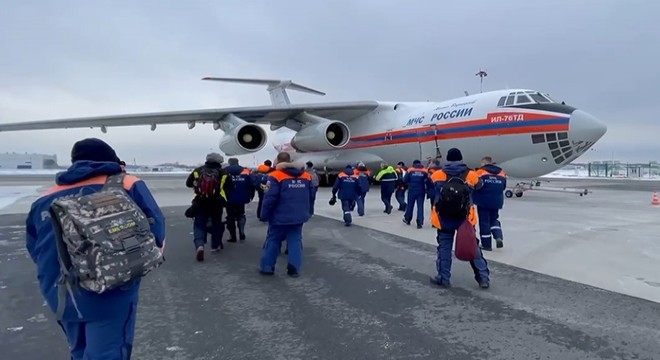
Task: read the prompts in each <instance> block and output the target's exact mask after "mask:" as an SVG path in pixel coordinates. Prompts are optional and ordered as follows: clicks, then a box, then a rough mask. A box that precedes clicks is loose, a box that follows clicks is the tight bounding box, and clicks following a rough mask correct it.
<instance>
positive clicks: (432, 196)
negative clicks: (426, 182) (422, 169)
mask: <svg viewBox="0 0 660 360" xmlns="http://www.w3.org/2000/svg"><path fill="white" fill-rule="evenodd" d="M438 170H442V165H440V157H437V158H435V160H433V161H432V162H431V163H430V164H429V168H428V171H429V178H430V177H432V176H433V173H434V172H436V171H438ZM428 198H429V202H430V203H431V207H433V204H434V203H433V201H434V200H435V187H434V186H430V187H429V192H428Z"/></svg>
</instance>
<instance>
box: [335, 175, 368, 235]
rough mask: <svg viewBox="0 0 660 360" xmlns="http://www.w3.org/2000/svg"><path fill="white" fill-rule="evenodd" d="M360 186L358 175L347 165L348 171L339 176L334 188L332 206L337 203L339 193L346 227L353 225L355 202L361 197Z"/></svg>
mask: <svg viewBox="0 0 660 360" xmlns="http://www.w3.org/2000/svg"><path fill="white" fill-rule="evenodd" d="M360 192H361V190H360V184H359V182H358V175H357V174H355V172H354V170H353V167H352V166H351V165H347V166H346V169H344V171H343V172H341V173H340V174H339V176H337V180H335V184H334V186H333V187H332V199H331V200H330V202H331V204H334V202H336V201H337V193H339V200H341V210H342V211H343V212H344V225H346V226H351V224H352V223H353V217H352V216H351V212H353V207H354V206H355V202H356V201H357V199H358V197H359V196H360Z"/></svg>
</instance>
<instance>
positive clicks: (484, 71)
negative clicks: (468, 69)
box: [474, 69, 488, 93]
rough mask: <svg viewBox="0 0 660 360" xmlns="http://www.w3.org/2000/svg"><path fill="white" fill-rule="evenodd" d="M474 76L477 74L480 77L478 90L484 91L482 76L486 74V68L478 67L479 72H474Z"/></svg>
mask: <svg viewBox="0 0 660 360" xmlns="http://www.w3.org/2000/svg"><path fill="white" fill-rule="evenodd" d="M474 76H478V77H479V78H480V82H481V86H480V88H479V92H480V93H481V92H484V78H485V77H486V76H488V73H486V70H481V69H479V72H478V73H476V74H474Z"/></svg>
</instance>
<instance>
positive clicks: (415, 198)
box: [403, 191, 426, 225]
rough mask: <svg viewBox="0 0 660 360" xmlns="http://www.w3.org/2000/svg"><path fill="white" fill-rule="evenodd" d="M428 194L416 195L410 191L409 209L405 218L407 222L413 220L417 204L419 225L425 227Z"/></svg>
mask: <svg viewBox="0 0 660 360" xmlns="http://www.w3.org/2000/svg"><path fill="white" fill-rule="evenodd" d="M425 197H426V194H424V193H421V194H414V193H411V192H410V191H408V207H407V208H406V214H405V215H404V216H403V217H404V218H405V219H406V220H407V221H411V220H412V216H413V209H414V208H415V204H417V224H418V225H424V198H425Z"/></svg>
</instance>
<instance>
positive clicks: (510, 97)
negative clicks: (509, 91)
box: [506, 95, 516, 105]
mask: <svg viewBox="0 0 660 360" xmlns="http://www.w3.org/2000/svg"><path fill="white" fill-rule="evenodd" d="M515 99H516V97H515V96H513V95H509V97H508V98H506V104H507V105H513V101H514V100H515Z"/></svg>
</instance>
